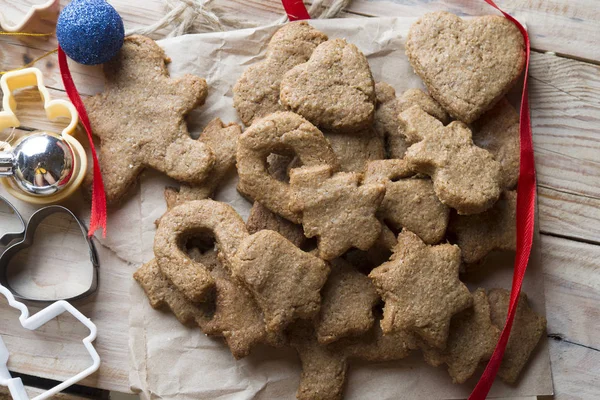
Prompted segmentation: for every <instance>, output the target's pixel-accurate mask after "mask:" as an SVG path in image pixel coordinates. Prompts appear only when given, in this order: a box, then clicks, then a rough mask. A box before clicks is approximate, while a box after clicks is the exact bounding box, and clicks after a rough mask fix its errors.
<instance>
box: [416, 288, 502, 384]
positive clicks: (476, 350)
mask: <svg viewBox="0 0 600 400" xmlns="http://www.w3.org/2000/svg"><path fill="white" fill-rule="evenodd" d="M499 337H500V329H498V328H497V327H496V326H494V325H493V324H492V321H491V319H490V305H489V303H488V298H487V296H486V294H485V290H484V289H477V290H476V291H475V292H474V293H473V308H468V309H466V310H464V311H462V312H460V313H458V314H456V315H455V316H454V317H453V318H452V322H451V323H450V334H449V335H448V343H447V345H446V348H445V349H444V350H438V349H434V348H432V347H430V346H427V345H425V346H423V347H422V350H423V354H424V355H425V360H426V361H427V362H428V363H429V364H431V365H433V366H436V367H437V366H438V365H440V364H442V363H445V364H447V365H448V373H449V374H450V376H451V377H452V381H453V382H454V383H464V382H466V381H467V379H469V378H470V377H471V376H473V374H474V373H475V370H476V369H477V367H478V366H479V365H480V364H481V362H483V361H487V360H489V359H490V358H491V357H492V354H493V353H494V349H495V348H496V344H497V343H498V339H499Z"/></svg>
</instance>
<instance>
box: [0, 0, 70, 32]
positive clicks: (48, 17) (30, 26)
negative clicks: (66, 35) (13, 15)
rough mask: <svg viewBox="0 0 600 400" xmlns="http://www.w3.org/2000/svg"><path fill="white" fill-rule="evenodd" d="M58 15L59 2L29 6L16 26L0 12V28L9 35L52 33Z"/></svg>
mask: <svg viewBox="0 0 600 400" xmlns="http://www.w3.org/2000/svg"><path fill="white" fill-rule="evenodd" d="M59 13H60V1H59V0H48V1H46V2H45V3H43V4H38V5H34V6H31V8H29V10H27V14H26V15H25V16H24V17H23V19H21V21H19V22H18V23H16V24H14V25H13V24H11V23H10V22H9V21H8V20H7V19H6V18H5V17H4V15H3V14H2V11H0V28H2V30H4V31H6V32H10V33H52V32H54V28H55V26H56V21H57V20H58V14H59Z"/></svg>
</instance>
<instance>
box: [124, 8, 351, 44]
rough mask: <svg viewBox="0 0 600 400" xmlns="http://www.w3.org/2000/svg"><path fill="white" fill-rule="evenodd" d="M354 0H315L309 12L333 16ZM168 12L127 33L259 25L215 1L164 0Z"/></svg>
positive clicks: (174, 33) (179, 32)
mask: <svg viewBox="0 0 600 400" xmlns="http://www.w3.org/2000/svg"><path fill="white" fill-rule="evenodd" d="M351 2H352V0H313V2H312V4H311V6H310V8H309V13H310V15H311V16H312V17H313V18H334V17H336V16H337V15H338V14H339V13H340V12H341V11H342V10H343V9H344V8H345V7H347V6H348V5H349V4H350V3H351ZM165 6H166V9H167V13H166V14H165V16H164V17H162V18H161V19H160V20H158V21H156V22H155V23H153V24H151V25H148V26H143V27H137V28H133V29H128V30H127V31H126V32H125V34H126V35H127V36H129V35H134V34H138V35H151V34H154V33H156V32H158V31H160V30H162V29H167V33H166V34H165V35H164V37H174V36H181V35H184V34H186V33H200V32H222V31H228V30H233V29H243V28H251V27H255V26H257V25H258V24H255V23H251V22H247V21H242V20H240V19H238V18H232V17H228V16H227V12H225V11H224V10H222V9H221V8H219V7H218V6H217V5H216V4H215V0H165ZM286 21H287V17H286V16H283V17H282V18H279V19H277V20H276V21H273V22H272V23H271V24H272V25H279V24H282V23H284V22H286Z"/></svg>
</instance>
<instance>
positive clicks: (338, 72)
mask: <svg viewBox="0 0 600 400" xmlns="http://www.w3.org/2000/svg"><path fill="white" fill-rule="evenodd" d="M280 97H281V103H282V104H283V105H284V106H286V107H287V108H288V109H289V110H292V111H294V112H297V113H298V114H300V115H302V116H303V117H304V118H306V119H307V120H309V121H310V122H312V123H313V124H315V125H317V126H318V127H320V128H323V129H331V130H337V131H357V130H359V129H362V128H366V127H367V126H369V125H371V123H372V122H373V116H374V113H375V83H374V82H373V76H372V75H371V69H370V68H369V63H368V62H367V58H366V57H365V56H364V54H362V53H361V52H360V50H358V48H357V47H356V46H355V45H353V44H349V43H347V42H346V41H345V40H343V39H334V40H329V41H327V42H325V43H322V44H320V45H319V47H317V48H316V49H315V51H314V52H313V54H312V56H311V57H310V59H309V60H308V62H306V63H304V64H300V65H298V66H296V67H294V68H293V69H291V70H290V71H288V72H287V73H286V74H285V76H284V77H283V80H282V81H281V93H280Z"/></svg>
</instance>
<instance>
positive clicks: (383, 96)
mask: <svg viewBox="0 0 600 400" xmlns="http://www.w3.org/2000/svg"><path fill="white" fill-rule="evenodd" d="M375 94H376V96H377V109H376V110H375V129H376V130H377V132H379V134H380V135H381V136H383V137H384V138H385V140H386V146H387V154H388V157H389V158H400V159H401V158H404V154H405V153H406V150H407V149H408V146H409V144H408V143H407V141H406V136H405V135H404V127H403V126H402V125H401V124H400V118H399V114H400V113H401V112H402V111H405V110H408V109H409V108H410V107H412V106H414V105H418V106H419V107H421V108H422V109H423V111H425V112H426V113H428V114H429V115H431V116H433V117H435V118H437V119H439V120H440V121H442V123H443V124H444V125H445V124H447V123H448V122H450V117H449V116H448V114H447V113H446V111H444V109H443V108H442V106H440V105H439V104H438V103H437V102H436V101H435V100H433V99H432V98H431V97H430V96H429V95H428V94H426V93H425V92H423V91H422V90H420V89H408V90H407V91H406V92H404V93H403V94H402V96H400V98H399V99H396V91H395V90H394V88H393V87H392V86H390V85H388V84H387V83H385V82H378V83H377V84H376V85H375Z"/></svg>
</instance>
